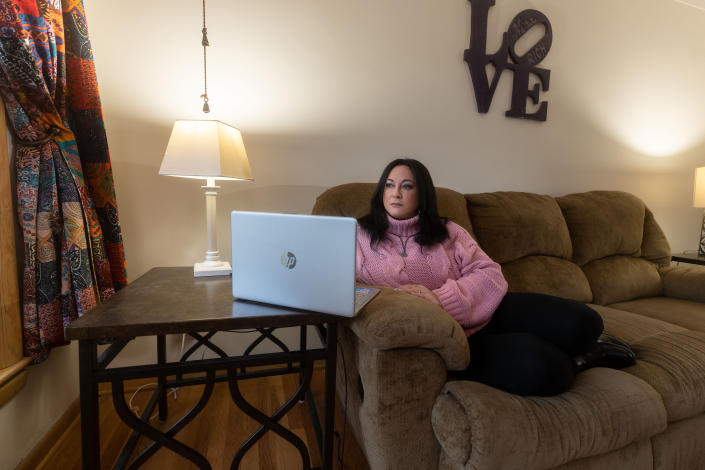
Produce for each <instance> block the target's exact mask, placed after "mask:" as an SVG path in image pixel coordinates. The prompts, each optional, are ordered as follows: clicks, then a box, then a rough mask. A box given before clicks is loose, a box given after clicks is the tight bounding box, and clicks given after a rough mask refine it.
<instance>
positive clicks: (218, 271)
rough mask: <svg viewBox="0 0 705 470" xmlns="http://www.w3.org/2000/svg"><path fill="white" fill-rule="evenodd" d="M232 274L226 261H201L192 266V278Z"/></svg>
mask: <svg viewBox="0 0 705 470" xmlns="http://www.w3.org/2000/svg"><path fill="white" fill-rule="evenodd" d="M232 272H233V270H232V268H231V267H230V263H228V262H227V261H202V262H200V263H196V264H194V265H193V277H202V276H229V275H230V274H232Z"/></svg>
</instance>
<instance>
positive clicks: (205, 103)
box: [201, 0, 211, 113]
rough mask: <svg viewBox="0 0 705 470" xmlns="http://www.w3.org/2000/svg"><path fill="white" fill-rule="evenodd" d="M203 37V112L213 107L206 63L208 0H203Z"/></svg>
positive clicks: (208, 111)
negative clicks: (209, 100) (209, 93)
mask: <svg viewBox="0 0 705 470" xmlns="http://www.w3.org/2000/svg"><path fill="white" fill-rule="evenodd" d="M201 33H203V37H202V38H201V46H203V94H202V95H201V98H203V112H204V113H210V112H211V108H210V106H208V67H207V65H206V47H208V46H210V43H209V42H208V28H207V27H206V0H203V29H202V30H201Z"/></svg>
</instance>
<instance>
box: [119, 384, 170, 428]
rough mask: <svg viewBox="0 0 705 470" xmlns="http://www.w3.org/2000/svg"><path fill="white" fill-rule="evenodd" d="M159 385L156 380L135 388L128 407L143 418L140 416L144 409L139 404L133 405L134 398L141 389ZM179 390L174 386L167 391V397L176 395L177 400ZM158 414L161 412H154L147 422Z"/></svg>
mask: <svg viewBox="0 0 705 470" xmlns="http://www.w3.org/2000/svg"><path fill="white" fill-rule="evenodd" d="M157 385H159V384H158V383H156V382H150V383H148V384H144V385H142V386H140V387H138V388H137V390H135V391H134V392H132V396H130V400H129V401H128V402H127V407H128V408H129V409H130V411H132V412H133V413H134V414H135V416H137V417H138V418H141V416H140V411H142V410H140V407H139V406H137V405H135V406H132V400H134V398H135V396H136V395H137V394H138V393H139V392H140V391H142V389H144V388H147V387H150V386H154V387H156V386H157ZM178 392H179V389H178V388H177V387H174V388H172V389H170V390H169V391H168V392H167V394H166V396H167V398H168V397H169V395H174V400H176V399H177V398H178ZM158 414H159V413H154V414H153V415H152V416H150V417H149V419H148V420H147V422H149V421H152V420H153V419H154V418H156V417H157V415H158Z"/></svg>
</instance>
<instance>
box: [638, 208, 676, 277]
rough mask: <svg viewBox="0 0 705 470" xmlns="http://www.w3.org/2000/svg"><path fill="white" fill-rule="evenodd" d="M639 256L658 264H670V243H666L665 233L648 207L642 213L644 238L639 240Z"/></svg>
mask: <svg viewBox="0 0 705 470" xmlns="http://www.w3.org/2000/svg"><path fill="white" fill-rule="evenodd" d="M641 257H642V258H644V259H647V260H649V261H652V262H654V263H656V264H658V265H660V266H668V265H669V264H671V245H669V244H668V239H667V238H666V235H665V234H664V233H663V230H661V227H659V225H658V223H657V222H656V219H655V218H654V214H653V213H652V212H651V211H650V210H649V208H648V207H647V208H646V212H645V214H644V239H643V240H642V242H641Z"/></svg>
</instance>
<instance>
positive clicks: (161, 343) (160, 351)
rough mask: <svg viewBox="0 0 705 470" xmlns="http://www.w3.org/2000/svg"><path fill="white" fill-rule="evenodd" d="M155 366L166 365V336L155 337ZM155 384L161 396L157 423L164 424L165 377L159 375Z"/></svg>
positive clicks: (165, 405)
mask: <svg viewBox="0 0 705 470" xmlns="http://www.w3.org/2000/svg"><path fill="white" fill-rule="evenodd" d="M157 364H159V365H164V364H166V336H164V335H157ZM157 383H158V384H159V388H160V389H161V395H160V396H159V421H161V422H162V423H166V415H167V404H166V403H167V401H166V397H167V390H166V375H164V374H161V373H160V374H159V376H158V377H157Z"/></svg>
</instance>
